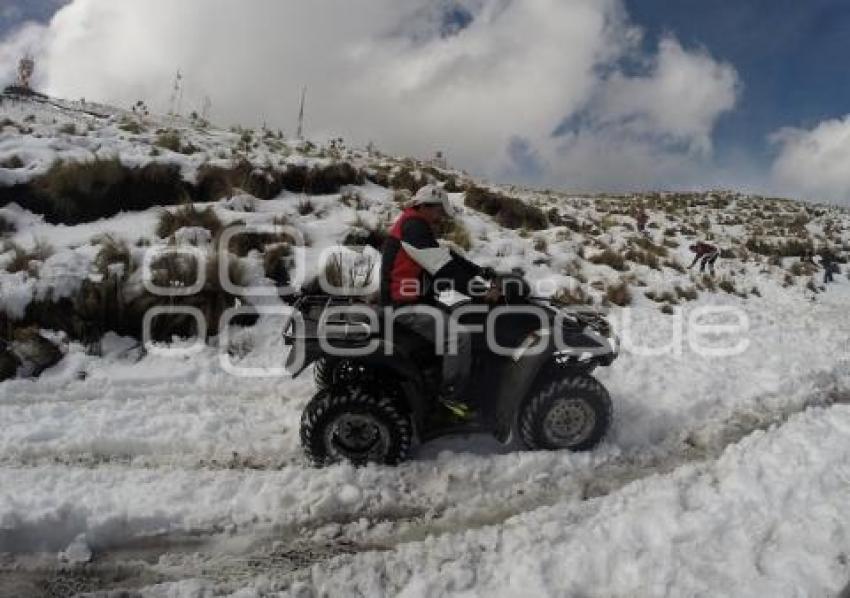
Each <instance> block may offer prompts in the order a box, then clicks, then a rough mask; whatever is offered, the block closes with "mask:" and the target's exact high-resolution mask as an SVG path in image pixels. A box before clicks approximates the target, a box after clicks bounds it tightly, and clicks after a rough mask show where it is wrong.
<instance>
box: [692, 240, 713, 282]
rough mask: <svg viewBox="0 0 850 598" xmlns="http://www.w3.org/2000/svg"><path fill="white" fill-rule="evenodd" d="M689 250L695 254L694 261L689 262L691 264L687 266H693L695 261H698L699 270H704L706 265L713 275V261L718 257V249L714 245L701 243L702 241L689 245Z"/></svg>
mask: <svg viewBox="0 0 850 598" xmlns="http://www.w3.org/2000/svg"><path fill="white" fill-rule="evenodd" d="M690 250H691V251H693V252H694V253H695V254H696V255H695V256H694V261H692V262H691V265H690V266H688V268H693V267H694V265H695V264H696V263H697V261H699V262H700V265H699V271H700V272H705V267H706V266H708V269H709V271H710V272H711V275H712V276H714V262H716V261H717V258H718V257H720V250H719V249H718V248H717V247H715V246H714V245H710V244H709V243H703V242H702V241H700V242H699V243H694V244H693V245H691V246H690Z"/></svg>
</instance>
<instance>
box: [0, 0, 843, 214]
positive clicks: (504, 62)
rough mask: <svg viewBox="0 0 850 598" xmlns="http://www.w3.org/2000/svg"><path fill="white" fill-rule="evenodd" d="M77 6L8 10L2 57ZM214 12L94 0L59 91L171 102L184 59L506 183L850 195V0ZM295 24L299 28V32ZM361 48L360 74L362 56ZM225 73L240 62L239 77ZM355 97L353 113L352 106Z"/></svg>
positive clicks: (541, 2)
mask: <svg viewBox="0 0 850 598" xmlns="http://www.w3.org/2000/svg"><path fill="white" fill-rule="evenodd" d="M70 1H71V0H0V56H3V44H2V40H3V38H4V36H5V37H6V39H7V40H10V39H13V37H14V35H12V36H11V37H10V34H14V32H15V30H17V29H18V28H19V27H20V25H22V24H23V23H25V22H26V21H36V22H40V23H46V22H47V21H49V19H50V16H51V15H52V14H53V13H54V12H55V11H56V10H57V8H58V7H60V6H62V5H63V4H65V3H67V2H70ZM207 2H208V0H124V4H122V5H121V6H122V8H121V10H116V9H115V4H114V2H113V0H90V1H88V2H81V1H80V2H75V3H74V6H73V7H72V9H73V12H74V17H75V18H69V19H66V20H65V21H64V22H63V24H62V26H61V27H51V29H49V30H47V29H45V31H44V34H43V38H44V39H45V40H49V41H50V42H51V43H52V44H53V51H52V53H51V60H49V61H47V60H42V61H41V62H40V66H39V70H40V71H41V72H42V73H44V72H47V75H45V76H44V79H42V82H44V84H45V85H48V83H49V86H48V88H47V89H46V91H48V92H54V93H57V94H59V95H67V96H68V97H75V96H86V97H98V99H101V100H103V101H106V102H113V103H117V104H119V105H123V104H127V103H128V102H129V103H132V102H134V101H136V100H138V99H139V98H144V99H146V100H147V101H148V103H149V105H152V106H153V107H154V109H157V107H158V105H159V104H163V105H164V103H165V101H166V99H165V98H164V97H159V96H162V95H163V94H166V95H167V90H168V89H169V81H170V79H171V78H172V77H173V73H174V70H175V69H176V68H177V67H178V66H179V67H180V68H181V69H182V70H183V71H184V72H185V73H186V74H187V79H186V85H187V98H189V99H187V102H189V103H191V101H192V99H191V98H192V96H194V97H195V100H197V102H200V101H201V99H202V98H204V97H206V96H210V97H211V98H212V100H213V104H214V116H218V117H219V118H221V119H222V121H223V122H222V124H232V123H235V122H241V123H244V124H248V125H250V124H258V123H253V122H252V119H253V120H259V122H264V121H267V122H270V123H272V124H274V125H275V126H280V127H281V128H283V129H284V131H286V130H287V129H288V125H289V120H291V114H294V113H295V111H296V106H295V105H294V104H295V103H297V101H298V99H299V98H300V93H298V90H300V88H301V86H302V85H307V86H308V87H309V88H310V89H311V92H312V96H311V97H312V99H313V103H312V104H311V108H312V112H310V111H308V112H310V114H308V119H309V118H310V117H312V120H311V122H310V124H311V125H313V126H314V127H317V128H318V127H323V129H322V130H320V131H319V133H321V134H325V133H327V134H337V133H338V134H342V135H344V136H345V137H346V138H347V139H351V140H352V141H354V142H355V143H363V144H365V143H366V142H368V141H375V142H377V143H378V145H379V146H381V147H384V148H385V149H387V150H389V151H392V152H396V153H408V154H410V155H418V156H424V155H428V154H430V153H432V152H433V151H434V150H436V149H439V150H442V151H444V152H445V153H446V154H447V155H448V156H449V158H450V160H451V159H452V158H455V159H456V160H457V162H456V163H455V165H457V166H460V167H462V168H466V169H468V170H470V171H472V172H476V173H478V174H481V175H482V176H486V177H490V178H493V179H496V180H514V181H517V182H523V183H532V184H538V185H543V186H559V187H562V188H572V189H575V190H599V191H604V190H628V189H635V190H637V189H644V188H670V189H673V188H706V187H726V188H730V187H731V188H743V189H748V190H756V191H762V192H766V193H768V192H779V193H787V194H789V195H796V196H799V197H804V198H811V199H827V200H832V201H838V202H841V203H848V204H850V168H846V169H845V168H844V164H850V118H847V117H846V115H848V114H850V72H848V71H850V66H848V62H850V61H848V59H847V56H848V55H850V0H533V1H526V0H408V1H406V2H397V1H396V0H350V1H347V2H345V3H344V4H343V3H341V2H340V1H339V0H311V2H302V1H301V0H275V1H274V2H254V3H252V2H248V1H247V0H246V1H245V2H241V1H239V0H233V2H232V3H230V2H228V1H227V0H219V2H218V6H219V8H220V9H221V10H217V11H209V10H208V7H209V4H208V3H207ZM154 4H156V5H157V6H158V8H157V9H153V8H151V6H152V5H154ZM231 4H232V6H231ZM246 6H254V7H256V10H255V11H253V14H252V13H251V12H248V11H246V10H244V8H245V7H246ZM238 7H241V8H238ZM343 7H344V8H343ZM340 10H343V12H346V11H347V13H346V15H341V13H340ZM228 15H229V16H228ZM606 20H607V21H610V22H614V23H615V25H614V26H613V27H612V28H610V29H606V28H604V27H600V26H599V24H600V23H604V22H606ZM184 21H185V22H184ZM201 21H203V24H202V23H201ZM235 21H239V22H240V25H239V27H234V25H233V23H234V22H235ZM287 21H291V22H293V23H295V22H297V25H296V24H293V27H292V29H291V30H287V32H284V31H283V30H284V29H286V28H287V26H288V23H287ZM632 27H637V28H639V29H640V30H641V32H642V38H641V40H640V43H639V44H638V47H637V48H635V47H634V44H633V43H631V42H629V41H628V40H627V38H628V37H629V36H630V35H631V33H632V31H633V30H632V29H631V28H632ZM163 29H173V30H175V31H182V32H185V31H192V35H191V36H185V35H181V36H180V37H176V38H169V37H165V38H161V35H160V34H159V33H158V32H159V31H161V30H163ZM82 30H85V31H86V34H85V36H84V37H80V36H79V35H78V34H79V31H82ZM388 31H389V32H392V31H396V32H399V35H398V36H395V37H393V36H392V35H389V36H388V35H387V32H388ZM139 32H142V35H137V34H138V33H139ZM460 33H463V35H459V34H460ZM34 35H38V33H37V32H36V33H33V32H32V31H30V32H29V34H28V37H27V40H30V39H32V38H33V36H34ZM238 36H244V39H243V41H242V42H241V43H240V44H238V45H237V44H233V45H232V46H231V47H230V48H229V49H226V48H225V46H224V45H222V43H221V40H222V39H227V38H230V37H234V39H235V38H236V37H238ZM399 37H401V38H406V39H408V40H410V41H413V42H414V43H413V45H411V46H405V45H404V40H403V39H402V40H401V41H399ZM81 39H84V40H85V42H84V43H81V42H80V40H81ZM328 39H333V40H334V43H333V44H329V43H327V41H326V40H328ZM128 40H132V41H133V43H136V44H139V45H137V46H134V47H130V46H126V43H127V41H128ZM565 40H567V42H565ZM163 43H165V44H168V45H163ZM290 44H291V45H290ZM400 44H401V45H400ZM6 46H7V47H6V52H7V54H6V55H9V54H10V53H11V52H19V51H20V47H21V44H20V43H18V44H17V45H16V44H12V43H11V42H9V43H7V44H6ZM125 46H126V47H125ZM354 47H356V48H357V52H356V56H358V60H361V61H362V62H361V63H359V64H357V65H355V66H352V64H351V63H350V62H346V59H343V58H342V57H343V54H345V56H348V57H350V56H352V54H351V52H349V51H347V50H343V49H346V48H348V49H350V48H354ZM10 48H11V49H10ZM166 48H167V50H166ZM346 52H347V53H346ZM296 55H297V56H299V57H302V58H299V59H298V62H297V63H293V62H289V61H287V60H286V57H290V56H296ZM600 55H602V56H607V58H605V59H603V60H602V62H601V63H597V62H596V61H597V60H598V58H597V57H598V56H600ZM303 57H307V59H306V60H305V59H304V58H303ZM511 63H516V64H522V65H523V66H522V68H521V69H517V68H513V67H512V66H511ZM92 64H96V65H97V69H92V68H91V65H92ZM222 64H232V65H237V66H235V67H232V68H230V70H229V71H228V73H229V76H228V77H225V78H222V77H221V76H220V74H221V70H222V67H221V66H219V65H222ZM255 65H256V66H255ZM261 65H262V68H261ZM7 66H8V65H7ZM263 68H265V70H263ZM358 69H360V70H358ZM7 70H8V69H7ZM270 71H271V72H274V73H275V77H269V76H268V72H270ZM328 73H331V74H330V75H329V74H328ZM588 73H592V75H589V76H588ZM612 74H613V76H611V75H612ZM7 75H8V73H7ZM682 77H684V78H685V79H684V80H685V81H686V83H687V84H686V85H678V86H677V84H676V82H677V81H682V80H683V79H682ZM506 83H508V85H505V84H506ZM547 86H551V87H547ZM342 88H344V89H345V92H344V94H343V95H344V96H345V97H346V98H347V102H345V103H339V102H336V103H335V102H334V101H333V100H334V98H338V97H341V96H340V89H342ZM245 89H252V90H255V92H254V93H252V94H248V95H246V94H245V93H244V90H245ZM494 89H501V90H503V91H500V92H494V91H493V90H494ZM162 90H166V91H164V92H163V91H162ZM293 90H294V91H293ZM690 90H695V91H693V92H691V91H690ZM325 98H326V99H327V101H326V102H321V101H320V100H321V99H325ZM355 99H357V100H359V102H358V101H354V100H355ZM317 103H318V104H319V105H317ZM520 104H521V105H523V109H517V108H518V105H520ZM160 107H162V106H160ZM367 113H368V114H367ZM506 115H507V116H506ZM458 131H463V135H457V132H458ZM553 132H557V133H556V134H553ZM845 170H846V171H847V173H846V174H845Z"/></svg>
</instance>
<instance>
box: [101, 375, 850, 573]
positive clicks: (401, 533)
mask: <svg viewBox="0 0 850 598" xmlns="http://www.w3.org/2000/svg"><path fill="white" fill-rule="evenodd" d="M836 403H850V390H848V389H842V388H837V387H836V388H831V389H824V391H823V392H822V393H819V394H817V395H814V396H811V397H809V398H808V399H807V400H805V401H803V402H802V403H800V404H799V406H798V407H796V408H790V407H788V408H786V409H784V410H780V411H770V410H765V411H761V412H759V411H758V410H755V409H754V410H749V411H743V412H739V413H733V414H731V415H730V416H729V417H728V418H726V420H725V421H723V422H722V423H720V424H717V425H713V426H707V430H708V432H710V433H708V432H707V431H706V430H696V431H691V432H690V433H689V434H688V435H686V436H685V438H684V440H683V441H682V442H680V444H679V447H678V450H676V451H668V452H664V451H656V452H655V453H654V454H649V453H642V454H636V455H632V456H618V457H615V458H613V459H611V460H610V461H608V462H605V463H602V464H599V465H597V466H590V467H586V468H583V469H582V468H581V467H579V468H577V469H576V470H575V471H574V472H573V474H572V475H569V476H564V477H560V478H559V477H554V478H553V477H552V476H549V477H547V478H540V479H538V480H536V481H534V482H533V483H532V484H526V485H524V486H523V487H517V486H514V487H512V488H506V489H502V490H501V491H500V492H496V493H494V496H493V497H491V498H492V500H489V501H484V502H481V503H479V504H476V505H473V506H472V508H467V506H464V505H461V506H456V505H454V504H453V500H452V499H453V498H456V497H453V495H452V493H451V492H447V493H446V494H445V495H444V496H442V497H441V499H440V500H438V501H433V502H431V503H430V504H429V503H428V501H427V500H426V501H424V503H423V502H422V501H419V503H420V508H416V506H415V505H416V504H417V501H416V500H412V501H409V502H406V501H402V502H403V503H405V504H406V506H402V505H401V504H395V505H392V506H389V505H388V506H385V508H384V509H372V508H367V509H364V510H360V511H354V512H348V513H346V512H337V513H334V514H333V515H331V516H325V517H321V518H318V519H316V520H309V519H308V520H306V521H304V520H301V521H296V522H293V523H291V524H288V525H278V526H272V527H271V528H270V529H268V528H267V529H263V528H262V527H257V528H253V529H252V528H250V527H247V528H243V529H241V530H238V531H237V532H235V534H234V535H233V536H232V537H229V536H227V535H226V534H221V530H212V531H211V533H210V535H209V537H208V538H207V539H206V540H205V542H204V543H203V544H195V545H191V546H181V545H180V542H179V541H178V540H179V536H175V537H173V538H171V537H168V536H165V537H162V538H160V539H154V540H153V541H152V542H151V544H150V546H148V547H147V548H146V551H147V552H148V553H149V555H148V556H149V557H151V558H153V557H155V560H151V562H156V563H158V564H157V565H156V566H155V567H154V570H155V571H156V572H157V573H159V574H162V575H164V576H166V577H173V576H178V577H182V578H187V577H200V578H204V579H208V580H210V581H211V582H212V583H215V584H218V585H220V586H221V587H225V588H230V587H232V588H238V587H239V584H240V583H244V582H246V581H247V580H250V579H254V578H257V577H260V576H262V577H264V578H268V579H270V580H272V581H273V583H272V582H270V583H272V586H271V587H273V588H275V589H278V590H280V589H286V588H288V587H290V585H291V584H292V583H293V582H295V581H298V580H303V579H304V578H305V575H306V572H307V570H309V569H310V567H312V566H313V565H316V564H317V563H322V562H325V561H329V560H332V559H336V558H344V557H345V556H346V555H352V554H356V553H358V552H363V551H388V550H392V549H394V548H395V547H396V546H398V545H399V544H403V543H409V542H418V541H422V540H424V539H425V538H426V537H427V536H439V535H442V534H451V533H460V532H466V531H471V530H475V529H480V528H483V527H489V526H493V525H498V524H502V523H504V522H506V521H507V520H509V519H511V518H512V517H515V516H518V515H521V514H523V513H526V512H529V511H533V510H535V509H539V508H543V507H548V506H552V505H554V504H557V503H560V502H576V503H585V504H586V505H587V508H589V509H591V510H592V509H593V505H594V504H595V501H593V500H592V499H595V498H599V497H603V496H606V495H608V494H612V493H615V492H617V491H618V490H620V489H621V488H623V487H624V486H626V485H628V484H630V483H631V482H633V481H636V480H640V479H644V478H648V477H650V476H655V475H664V474H667V473H670V472H672V471H674V470H676V469H678V468H680V467H682V466H686V465H697V466H699V465H700V464H705V463H709V462H711V461H713V460H716V459H717V458H719V456H720V455H721V454H722V453H723V451H724V450H725V449H726V448H727V447H728V446H730V445H733V444H735V443H737V442H739V441H740V440H742V439H743V438H745V437H746V436H748V435H750V434H752V433H754V432H757V431H759V430H764V429H767V428H771V427H774V426H781V425H783V424H784V423H785V422H786V421H787V420H788V419H789V418H790V417H792V416H793V415H795V414H797V413H800V412H802V411H804V410H806V409H808V408H811V407H826V408H828V407H829V406H830V405H833V404H836ZM591 465H592V464H591ZM389 471H392V470H389ZM505 492H508V494H506V493H505ZM137 552H138V549H136V548H133V542H130V543H128V545H127V546H113V547H110V548H108V549H106V550H105V551H104V552H103V553H102V554H101V555H100V557H99V558H100V559H101V561H109V562H113V563H115V564H116V566H118V565H121V564H129V563H132V562H133V560H134V559H138V554H136V553H137ZM128 559H129V560H128Z"/></svg>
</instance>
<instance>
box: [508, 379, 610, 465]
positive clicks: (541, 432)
mask: <svg viewBox="0 0 850 598" xmlns="http://www.w3.org/2000/svg"><path fill="white" fill-rule="evenodd" d="M611 411H612V408H611V397H610V396H609V395H608V391H607V390H605V387H604V386H602V385H601V384H600V383H599V382H597V381H596V380H595V379H594V378H592V377H591V376H588V375H586V374H575V375H571V376H567V377H563V378H559V377H547V378H545V379H544V380H543V381H542V383H541V384H539V385H538V387H537V390H536V392H535V393H534V394H532V395H531V396H529V397H528V398H527V399H526V401H525V403H524V404H523V407H522V410H521V411H520V418H519V431H520V436H521V438H522V441H523V443H524V444H525V445H526V446H527V447H528V448H530V449H545V450H560V449H567V450H571V451H587V450H590V449H592V448H593V447H594V446H596V445H597V444H599V442H600V441H601V440H602V438H603V437H604V436H605V433H606V432H607V431H608V428H609V427H610V425H611Z"/></svg>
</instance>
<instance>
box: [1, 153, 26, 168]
mask: <svg viewBox="0 0 850 598" xmlns="http://www.w3.org/2000/svg"><path fill="white" fill-rule="evenodd" d="M24 166H25V165H24V161H23V160H21V158H20V156H12V157H10V158H6V159H5V160H2V161H0V168H6V169H7V170H17V169H19V168H23V167H24Z"/></svg>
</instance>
